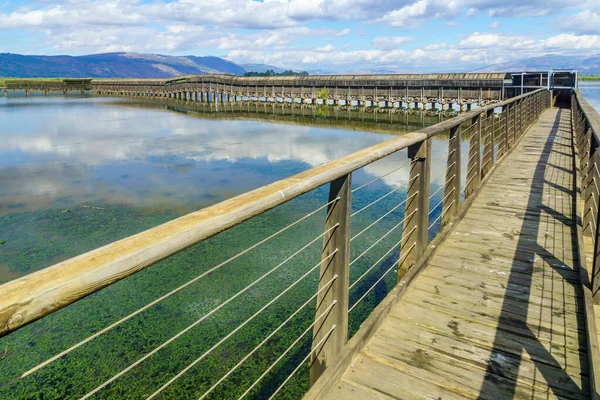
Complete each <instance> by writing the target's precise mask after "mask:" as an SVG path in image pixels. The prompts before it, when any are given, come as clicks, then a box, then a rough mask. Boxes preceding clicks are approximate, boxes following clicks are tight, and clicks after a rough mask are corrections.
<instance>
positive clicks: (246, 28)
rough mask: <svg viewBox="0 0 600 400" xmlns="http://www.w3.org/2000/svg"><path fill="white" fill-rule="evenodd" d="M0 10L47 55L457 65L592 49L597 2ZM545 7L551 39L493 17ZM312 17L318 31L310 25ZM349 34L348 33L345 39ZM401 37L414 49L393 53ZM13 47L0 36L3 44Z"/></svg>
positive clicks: (133, 0) (396, 1) (118, 4)
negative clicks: (552, 17)
mask: <svg viewBox="0 0 600 400" xmlns="http://www.w3.org/2000/svg"><path fill="white" fill-rule="evenodd" d="M1 10H2V9H1V8H0V33H1V32H2V31H3V30H11V36H9V37H11V38H12V36H13V33H12V32H13V31H14V32H22V33H23V37H24V36H25V35H26V34H29V33H31V32H33V33H35V34H36V35H38V36H39V37H42V38H43V39H42V41H43V43H42V44H41V45H42V46H44V47H43V48H44V49H48V48H51V49H53V51H54V52H55V53H65V52H66V53H72V54H88V53H98V52H107V51H127V52H134V51H136V52H158V53H171V54H173V53H175V54H190V53H193V54H198V55H203V54H206V53H208V52H211V53H213V54H214V53H215V50H216V52H217V54H215V55H222V54H223V53H226V54H227V57H228V58H230V59H231V60H233V61H237V62H244V63H250V62H252V63H263V62H264V63H268V64H274V65H278V66H282V67H286V68H294V69H296V68H304V69H310V68H314V69H329V66H331V68H330V69H331V70H342V69H343V70H364V71H366V70H369V69H371V70H375V69H377V70H380V69H383V70H390V71H402V70H407V69H411V70H415V71H418V70H423V69H432V68H435V69H437V70H440V71H442V70H460V69H468V68H472V66H475V65H486V64H491V63H494V62H498V61H507V60H509V59H515V58H522V57H532V56H539V55H543V54H546V53H553V54H567V55H569V54H581V53H582V52H584V51H586V52H590V53H592V52H594V50H596V49H600V45H599V43H598V34H600V1H598V0H582V1H577V2H576V1H575V0H448V1H445V2H441V1H437V0H314V1H312V0H311V1H309V0H264V1H262V2H261V1H253V0H228V1H225V0H218V1H215V0H173V1H169V2H167V0H153V1H151V2H143V1H141V0H108V1H100V0H87V1H79V0H55V1H49V0H39V1H38V2H34V3H31V4H29V5H27V6H23V7H17V8H14V9H12V11H1ZM565 10H566V11H565ZM547 14H559V15H558V17H557V24H554V25H552V29H555V30H557V31H556V33H554V34H553V35H552V36H551V37H548V33H544V31H545V30H546V28H548V26H549V25H548V24H543V25H540V26H538V27H536V26H535V25H534V24H532V26H531V28H530V29H531V30H532V33H529V34H527V35H514V34H512V33H511V32H509V31H507V27H508V26H510V24H509V23H508V22H507V23H505V22H502V19H501V18H502V17H507V16H511V17H512V16H522V15H547ZM486 15H492V16H495V17H497V18H498V19H494V21H493V22H491V23H490V24H489V30H488V31H486V32H472V28H470V26H472V25H473V22H474V21H476V20H477V19H478V18H486V19H487V16H486ZM467 16H469V17H471V18H466V17H467ZM431 20H437V21H439V22H438V24H439V23H442V24H445V25H446V26H452V27H453V29H452V31H453V32H454V31H457V30H459V29H460V30H461V32H462V35H461V36H459V37H458V38H456V37H449V36H448V37H446V36H444V37H443V39H442V40H444V42H443V43H439V44H437V43H435V41H439V40H440V38H439V37H433V36H432V35H433V34H431V33H429V31H428V29H429V28H430V25H427V23H428V21H431ZM149 21H150V22H151V23H149ZM323 21H325V22H323ZM332 21H342V22H337V23H335V24H333V23H331V22H332ZM309 22H310V23H309ZM501 22H502V23H501ZM320 24H321V25H322V26H327V28H315V26H319V25H320ZM340 25H341V26H340ZM344 26H350V27H351V28H344ZM478 26H479V25H478ZM332 27H335V28H332ZM375 28H376V29H375ZM351 29H352V30H351ZM536 29H537V33H536V31H535V30H536ZM25 31H27V33H25ZM373 32H376V34H374V33H373ZM351 33H353V36H351V38H352V39H356V40H350V38H345V36H348V35H350V34H351ZM411 38H415V39H411ZM424 38H425V40H424ZM24 41H26V40H24ZM329 41H331V43H329ZM409 42H413V44H411V46H410V48H411V49H413V48H414V50H411V51H406V50H402V48H403V47H405V46H404V45H406V44H407V43H409ZM432 42H434V44H429V43H432ZM32 45H36V44H32ZM11 47H12V49H11ZM22 47H23V46H22V44H20V43H19V44H16V45H14V46H11V44H10V41H4V42H3V48H4V51H11V50H13V49H15V48H22ZM205 49H209V50H205ZM36 52H37V53H39V51H36ZM219 52H221V53H219ZM199 53H200V54H199Z"/></svg>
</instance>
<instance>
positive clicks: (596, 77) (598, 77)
mask: <svg viewBox="0 0 600 400" xmlns="http://www.w3.org/2000/svg"><path fill="white" fill-rule="evenodd" d="M579 80H580V81H600V75H579Z"/></svg>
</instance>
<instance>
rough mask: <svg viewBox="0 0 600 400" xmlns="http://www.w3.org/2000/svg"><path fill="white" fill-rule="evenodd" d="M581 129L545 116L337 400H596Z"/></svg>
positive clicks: (343, 382)
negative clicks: (583, 271) (576, 137)
mask: <svg viewBox="0 0 600 400" xmlns="http://www.w3.org/2000/svg"><path fill="white" fill-rule="evenodd" d="M570 118H571V117H570V111H569V110H568V109H558V108H554V109H550V110H547V111H545V112H544V113H543V115H542V116H541V118H540V120H539V121H538V122H537V123H536V124H535V125H534V126H533V127H532V128H531V129H530V130H529V131H528V133H527V134H526V136H525V137H524V138H523V139H522V141H521V142H520V143H519V144H518V146H517V148H516V149H515V150H514V152H513V153H512V154H510V155H509V157H508V158H507V159H506V160H505V161H504V162H503V163H502V164H501V165H499V166H498V169H497V170H496V171H495V172H494V175H493V176H492V177H490V179H489V181H488V182H487V184H486V186H485V187H484V188H483V189H482V191H481V193H480V194H479V196H478V197H477V198H476V199H475V202H474V203H473V205H472V207H471V208H470V209H469V211H468V212H467V214H466V216H465V218H464V219H463V220H462V221H461V222H460V223H459V224H458V225H457V226H456V228H455V230H454V231H453V232H452V234H451V236H450V237H449V238H448V239H447V240H446V241H445V242H444V243H443V244H442V245H441V246H440V247H439V249H438V251H437V252H436V254H435V256H434V257H433V258H432V259H431V261H430V262H429V264H428V265H427V267H426V268H425V270H424V271H423V272H422V273H421V274H420V275H419V276H418V277H417V278H416V279H415V280H414V281H413V282H412V283H411V285H410V287H409V288H408V290H407V291H406V293H405V294H404V295H403V297H402V299H401V300H400V301H399V302H398V303H396V304H395V305H394V306H393V307H392V308H391V310H390V312H389V314H388V315H387V317H386V319H385V321H384V322H383V324H382V325H381V326H380V327H379V329H378V331H377V332H376V333H375V335H374V336H373V337H372V338H371V339H370V340H369V341H368V342H367V343H366V345H365V346H364V347H363V348H362V350H361V351H360V353H359V355H358V356H356V357H355V358H354V360H353V361H352V364H351V365H350V367H349V368H348V369H347V370H346V371H345V372H344V374H343V376H342V378H341V379H340V380H339V381H338V382H336V383H335V384H333V385H332V386H331V390H330V391H329V394H328V396H327V398H331V399H465V398H466V399H479V398H481V399H512V398H518V399H557V398H560V399H586V398H589V395H588V394H589V379H588V376H587V375H588V365H587V348H586V347H587V345H586V331H585V329H586V328H585V314H584V310H583V299H582V289H581V286H580V279H579V270H578V268H579V266H578V261H577V260H578V254H577V226H576V223H575V212H574V211H575V210H574V203H575V199H574V195H575V179H574V173H573V165H574V164H573V163H574V153H573V148H572V137H571V125H570V123H571V122H570Z"/></svg>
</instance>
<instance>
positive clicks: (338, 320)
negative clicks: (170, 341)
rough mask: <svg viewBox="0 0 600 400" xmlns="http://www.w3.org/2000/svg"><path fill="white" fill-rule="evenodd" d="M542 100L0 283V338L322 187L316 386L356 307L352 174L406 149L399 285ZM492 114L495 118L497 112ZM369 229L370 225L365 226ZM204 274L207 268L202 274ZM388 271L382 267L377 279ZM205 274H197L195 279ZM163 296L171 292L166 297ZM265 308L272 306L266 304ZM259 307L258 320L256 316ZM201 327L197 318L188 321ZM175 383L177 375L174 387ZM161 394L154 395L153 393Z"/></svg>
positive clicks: (460, 121)
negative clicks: (435, 151) (435, 142)
mask: <svg viewBox="0 0 600 400" xmlns="http://www.w3.org/2000/svg"><path fill="white" fill-rule="evenodd" d="M550 102H551V94H550V92H548V91H547V90H545V89H540V90H536V91H534V92H531V93H527V94H524V95H522V96H518V97H515V98H511V99H509V100H506V101H504V102H501V103H497V104H494V105H490V106H487V107H483V108H479V109H476V110H473V111H470V112H467V113H464V114H461V115H459V116H458V117H455V118H453V119H450V120H447V121H445V122H442V123H439V124H437V125H434V126H430V127H427V128H424V129H421V130H419V131H417V132H412V133H408V134H406V135H403V136H400V137H398V138H395V139H392V140H389V141H386V142H384V143H381V144H377V145H375V146H372V147H369V148H366V149H364V150H361V151H358V152H356V153H353V154H351V155H348V156H346V157H343V158H341V159H338V160H335V161H332V162H329V163H327V164H324V165H322V166H319V167H316V168H313V169H310V170H308V171H305V172H302V173H300V174H298V175H295V176H292V177H289V178H286V179H283V180H281V181H278V182H275V183H273V184H270V185H267V186H264V187H261V188H259V189H256V190H253V191H251V192H248V193H245V194H242V195H240V196H237V197H234V198H232V199H229V200H227V201H224V202H221V203H219V204H216V205H213V206H211V207H208V208H205V209H202V210H200V211H197V212H193V213H191V214H188V215H185V216H183V217H181V218H178V219H175V220H173V221H170V222H167V223H165V224H163V225H160V226H157V227H155V228H152V229H149V230H147V231H144V232H141V233H139V234H136V235H134V236H131V237H127V238H125V239H122V240H119V241H117V242H114V243H111V244H109V245H107V246H104V247H101V248H98V249H96V250H93V251H91V252H88V253H85V254H83V255H80V256H78V257H75V258H72V259H70V260H67V261H64V262H61V263H59V264H56V265H54V266H51V267H48V268H46V269H43V270H40V271H38V272H35V273H32V274H30V275H27V276H25V277H22V278H19V279H17V280H14V281H11V282H9V283H6V284H4V285H2V286H0V293H1V295H0V336H4V335H7V334H8V333H10V332H13V331H15V330H17V329H19V328H21V327H23V326H25V325H27V324H29V323H31V322H33V321H35V320H37V319H39V318H42V317H44V316H46V315H49V314H51V313H53V312H55V311H57V310H59V309H61V308H63V307H65V306H67V305H69V304H71V303H73V302H75V301H77V300H79V299H82V298H84V297H85V296H88V295H89V294H91V293H94V292H96V291H98V290H100V289H102V288H104V287H106V286H108V285H111V284H113V283H115V282H117V281H120V280H122V279H124V278H126V277H128V276H130V275H132V274H134V273H136V272H138V271H140V270H142V269H144V268H147V267H148V266H150V265H152V264H154V263H156V262H158V261H160V260H163V259H165V258H167V257H170V256H172V255H174V254H176V253H178V252H180V251H182V250H184V249H186V248H188V247H190V246H192V245H194V244H197V243H199V242H201V241H203V240H205V239H207V238H209V237H211V236H214V235H215V234H217V233H219V232H221V231H224V230H226V229H229V228H231V227H233V226H235V225H238V224H240V223H241V222H243V221H246V220H248V219H250V218H252V217H254V216H256V215H258V214H261V213H263V212H265V211H267V210H269V209H272V208H274V207H277V206H278V205H281V204H282V203H285V202H288V201H290V200H292V199H294V198H296V197H298V196H300V195H302V194H305V193H308V192H311V191H313V190H315V189H317V188H319V187H320V186H322V185H325V184H329V200H328V202H327V203H326V204H325V205H324V206H323V207H322V208H326V209H327V216H326V221H325V230H324V232H323V233H322V234H321V235H319V236H318V237H317V239H319V240H320V239H321V238H323V240H324V244H323V249H322V254H321V263H320V264H319V265H317V266H315V268H320V270H321V272H320V279H319V287H318V288H317V292H316V293H315V295H314V296H316V297H317V309H316V317H315V320H314V322H313V324H312V325H311V326H312V329H313V339H312V343H313V344H312V351H311V352H310V353H309V355H307V357H306V359H308V358H310V360H311V361H310V365H311V369H310V375H311V382H315V381H316V380H317V379H318V378H319V376H320V375H321V374H322V373H323V371H324V370H325V369H326V368H327V367H328V365H330V364H331V362H332V360H333V359H334V358H335V357H336V356H337V355H338V354H339V353H340V351H341V349H342V348H343V347H344V345H345V344H346V342H347V340H348V313H349V311H350V310H351V309H352V308H353V307H354V306H356V303H355V304H354V305H353V306H352V307H349V288H350V284H349V265H350V264H351V262H350V246H351V240H352V238H351V237H350V225H351V211H350V210H351V206H352V193H353V192H354V191H355V190H357V189H354V190H353V189H352V176H353V172H354V171H356V170H358V169H360V168H362V167H365V166H367V165H369V164H371V163H373V162H375V161H377V160H379V159H382V158H384V157H386V156H389V155H391V154H393V153H396V152H398V151H400V150H402V149H407V150H408V157H409V159H410V176H409V180H408V193H407V196H406V199H405V201H404V202H403V204H400V205H405V212H404V217H403V220H402V221H400V222H398V224H402V237H401V241H400V243H401V244H400V257H399V260H398V262H397V263H395V265H394V268H397V269H398V272H397V278H398V280H400V279H402V278H403V277H404V276H405V275H406V274H407V273H408V272H409V271H410V270H411V268H413V266H414V265H415V264H417V263H418V262H419V260H420V259H421V257H423V255H424V254H425V253H426V251H427V247H428V236H429V232H430V228H431V226H433V225H434V224H435V223H437V222H438V221H439V222H440V223H441V227H442V230H443V229H444V227H447V226H448V225H451V224H453V223H454V221H455V219H456V217H457V215H458V213H459V211H460V209H461V202H462V201H463V200H464V199H468V198H469V197H471V196H473V194H474V193H476V191H477V190H478V188H479V187H480V186H481V182H482V180H483V179H484V178H485V176H486V175H488V174H490V173H491V171H492V170H493V165H494V164H495V163H496V162H497V161H498V160H499V159H501V158H502V157H504V156H506V154H507V153H508V152H509V150H510V149H511V148H513V147H514V145H515V144H516V142H517V141H518V140H519V138H520V137H521V136H522V134H523V133H524V132H525V130H526V129H527V127H528V126H530V125H531V124H533V123H534V122H535V121H536V120H537V118H538V117H539V115H540V114H541V113H542V111H543V110H544V109H546V108H548V107H549V105H550ZM500 110H502V111H501V112H500ZM444 132H448V133H449V135H448V136H447V137H448V153H447V159H446V160H445V161H446V171H445V183H444V185H443V193H444V196H443V199H442V201H441V202H440V205H441V210H442V211H441V213H440V214H439V216H438V218H437V220H436V221H433V223H431V221H430V216H431V211H430V206H429V202H430V199H431V194H430V193H429V192H430V190H429V187H430V179H431V177H430V175H431V168H432V152H431V148H432V139H433V138H434V137H436V136H438V135H440V134H441V133H444ZM463 135H465V136H468V137H469V138H470V145H469V152H468V158H467V159H466V162H463V161H461V160H463V158H466V157H461V146H460V143H461V137H462V136H463ZM438 161H444V160H438ZM462 168H465V169H466V185H465V186H464V187H462V186H461V176H462V172H461V169H462ZM376 201H378V200H376ZM400 205H399V206H400ZM436 207H437V206H436ZM386 215H387V214H386ZM382 218H383V217H382ZM377 222H378V220H377V221H374V222H373V224H375V223H377ZM267 239H268V238H267ZM267 239H265V240H267ZM317 239H315V240H317ZM313 242H314V240H313ZM261 243H262V242H261ZM258 244H260V243H258ZM258 244H257V245H258ZM257 245H255V246H257ZM217 267H219V266H217ZM217 267H215V268H217ZM212 270H214V268H213V269H211V270H209V272H210V271H212ZM391 270H392V269H389V270H388V271H387V272H386V274H387V273H389V272H390V271H391ZM269 273H271V272H269ZM269 273H267V274H269ZM206 274H207V273H204V274H202V275H201V276H200V277H197V278H194V280H196V279H199V278H201V277H203V276H205V275H206ZM384 276H385V274H384ZM382 278H383V277H382ZM382 278H380V279H379V280H378V281H377V282H376V284H377V283H378V282H379V281H380V280H381V279H382ZM260 279H262V277H261V278H259V280H260ZM255 282H256V281H255ZM253 284H254V283H253ZM253 284H252V285H253ZM186 285H187V284H186ZM252 285H250V286H252ZM184 286H185V285H184ZM250 286H249V287H250ZM182 287H183V286H182ZM372 288H373V287H371V289H372ZM371 289H369V291H370V290H371ZM176 290H179V289H176ZM244 290H246V289H244ZM286 290H287V289H286ZM284 292H285V290H284ZM172 293H173V292H172ZM367 293H368V291H367ZM168 295H170V294H167V295H165V296H168ZM365 295H366V294H365ZM165 296H163V297H161V298H159V299H156V300H155V301H154V302H152V303H151V304H149V305H148V306H145V307H142V309H140V310H138V311H136V312H134V313H132V314H130V316H132V315H137V313H139V312H141V311H144V310H145V309H147V308H148V307H149V306H151V305H153V304H156V303H157V302H159V301H161V300H162V299H163V298H165ZM236 296H237V295H236ZM314 296H313V297H314ZM234 297H235V296H234ZM363 297H364V296H363ZM277 298H279V296H278V297H276V299H277ZM276 299H274V300H276ZM361 299H362V298H361ZM361 299H359V300H358V302H360V300H361ZM274 300H272V301H274ZM228 301H229V300H227V301H226V302H225V303H227V302H228ZM358 302H357V303H358ZM269 304H271V302H270V303H268V304H267V306H268V305H269ZM267 306H265V307H263V308H262V309H261V310H259V311H258V312H262V311H263V310H264V309H265V308H266V307H267ZM217 308H218V307H217ZM211 313H212V311H211ZM211 313H209V314H211ZM255 315H256V314H255ZM130 316H128V317H126V318H129V317H130ZM126 318H124V319H126ZM203 318H204V317H203ZM251 318H253V317H251ZM124 319H122V320H120V321H118V322H117V323H115V324H113V325H111V326H109V327H107V328H105V329H104V330H102V331H100V332H98V333H97V334H95V335H92V337H91V338H88V339H86V341H88V340H92V339H93V338H94V337H97V336H98V335H100V334H102V333H104V332H105V331H106V330H108V329H112V327H114V326H116V324H118V323H120V322H121V321H123V320H124ZM201 321H202V319H201V320H199V321H198V322H197V323H199V322H201ZM195 324H196V323H195ZM185 331H186V330H184V331H182V332H181V333H180V334H182V333H184V332H185ZM178 335H179V334H178ZM176 337H177V335H176ZM227 337H229V336H227ZM86 341H83V342H82V343H85V342H86ZM219 343H221V342H219ZM80 344H81V343H80ZM80 344H78V345H76V346H79V345H80ZM261 344H262V343H261ZM76 346H74V347H76ZM74 347H72V348H74ZM72 348H71V349H72ZM159 348H160V346H159ZM71 349H69V350H67V351H65V352H63V353H61V354H59V355H57V356H56V357H53V358H52V359H50V360H48V361H47V362H45V363H42V364H40V366H38V367H36V368H34V370H37V369H39V368H42V367H43V366H44V365H47V364H48V363H50V362H52V361H53V360H55V359H57V358H59V357H61V356H62V355H64V354H66V352H68V351H70V350H71ZM150 355H151V354H150ZM148 356H149V355H148ZM145 359H146V356H145V357H143V358H142V359H140V360H138V361H137V362H136V363H134V364H132V366H130V368H133V367H135V366H136V365H138V363H139V362H142V361H143V360H145ZM306 359H305V360H306ZM242 361H243V360H242ZM130 368H128V369H125V370H123V371H122V372H121V373H119V374H117V375H115V376H114V377H113V378H111V380H109V381H107V382H106V383H105V384H104V385H101V386H99V387H97V388H96V389H94V390H93V391H91V392H90V393H88V395H86V396H85V397H84V398H87V397H89V396H91V395H93V394H94V393H96V392H97V391H99V390H101V389H102V388H103V387H105V386H106V385H107V384H109V383H110V382H112V381H113V380H114V379H117V378H118V377H119V376H121V374H122V373H125V372H127V371H128V370H129V369H130ZM187 370H188V369H187V368H186V369H184V370H183V371H182V372H181V374H183V373H185V372H186V371H187ZM296 370H297V369H296ZM296 370H294V372H295V371H296ZM31 372H32V371H29V372H27V373H26V374H29V373H31ZM179 376H180V375H179V374H178V375H177V376H176V377H174V378H173V380H174V379H177V378H178V377H179ZM170 382H171V381H169V383H170ZM219 382H220V381H219ZM286 382H287V380H286ZM284 383H285V382H284ZM162 388H163V387H161V388H160V389H159V390H158V391H157V392H156V393H158V392H160V391H161V390H162ZM152 396H154V394H153V395H152ZM152 396H151V397H152Z"/></svg>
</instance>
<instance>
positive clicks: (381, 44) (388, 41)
mask: <svg viewBox="0 0 600 400" xmlns="http://www.w3.org/2000/svg"><path fill="white" fill-rule="evenodd" d="M414 40H415V39H414V38H411V37H408V36H385V37H376V38H375V39H373V40H372V41H371V45H372V46H373V47H375V48H376V49H380V50H393V49H397V48H398V47H400V46H401V45H403V44H406V43H409V42H413V41H414Z"/></svg>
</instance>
